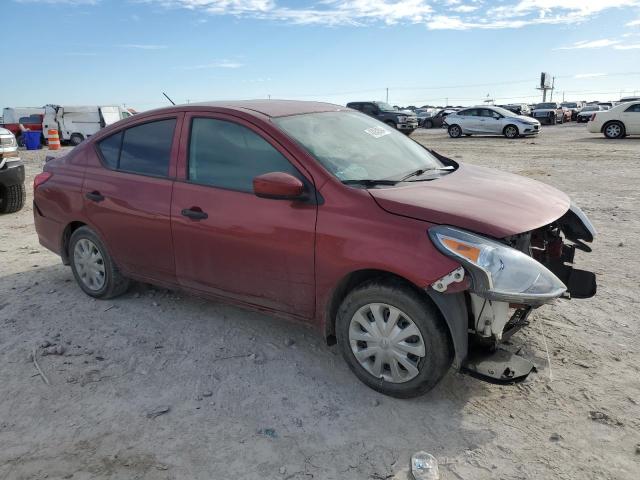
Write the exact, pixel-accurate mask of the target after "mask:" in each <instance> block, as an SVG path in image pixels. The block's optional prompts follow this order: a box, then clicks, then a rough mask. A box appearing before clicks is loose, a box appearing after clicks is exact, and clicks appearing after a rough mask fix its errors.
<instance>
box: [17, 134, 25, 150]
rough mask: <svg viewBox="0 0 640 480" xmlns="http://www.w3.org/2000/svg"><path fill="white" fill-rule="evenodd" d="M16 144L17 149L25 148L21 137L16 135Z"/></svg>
mask: <svg viewBox="0 0 640 480" xmlns="http://www.w3.org/2000/svg"><path fill="white" fill-rule="evenodd" d="M16 142H18V146H19V147H25V143H24V136H23V135H18V137H17V138H16Z"/></svg>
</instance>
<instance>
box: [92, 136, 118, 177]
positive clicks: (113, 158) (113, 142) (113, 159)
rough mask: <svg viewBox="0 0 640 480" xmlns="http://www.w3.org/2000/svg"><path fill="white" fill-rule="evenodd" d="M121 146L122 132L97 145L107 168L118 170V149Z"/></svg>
mask: <svg viewBox="0 0 640 480" xmlns="http://www.w3.org/2000/svg"><path fill="white" fill-rule="evenodd" d="M121 146H122V132H118V133H116V134H114V135H111V136H110V137H107V138H105V139H104V140H102V141H101V142H100V143H99V144H98V148H99V149H100V153H101V154H102V159H103V160H104V163H106V164H107V167H109V168H112V169H114V170H115V169H117V168H118V158H119V157H120V147H121Z"/></svg>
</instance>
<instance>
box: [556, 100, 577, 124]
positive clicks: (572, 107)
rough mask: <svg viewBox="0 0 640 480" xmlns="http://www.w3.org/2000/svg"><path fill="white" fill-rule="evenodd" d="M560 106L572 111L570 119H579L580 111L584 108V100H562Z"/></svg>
mask: <svg viewBox="0 0 640 480" xmlns="http://www.w3.org/2000/svg"><path fill="white" fill-rule="evenodd" d="M560 106H561V107H563V108H566V109H567V110H569V111H570V112H571V119H570V120H572V121H576V120H577V119H578V112H580V110H581V109H582V107H583V104H582V102H562V103H561V104H560Z"/></svg>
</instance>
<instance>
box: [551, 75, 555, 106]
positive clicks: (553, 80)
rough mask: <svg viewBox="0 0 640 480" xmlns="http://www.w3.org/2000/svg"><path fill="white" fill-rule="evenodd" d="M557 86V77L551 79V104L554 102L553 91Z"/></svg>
mask: <svg viewBox="0 0 640 480" xmlns="http://www.w3.org/2000/svg"><path fill="white" fill-rule="evenodd" d="M555 85H556V77H552V78H551V100H550V101H551V102H553V89H554V88H555Z"/></svg>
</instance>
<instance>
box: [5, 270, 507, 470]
mask: <svg viewBox="0 0 640 480" xmlns="http://www.w3.org/2000/svg"><path fill="white" fill-rule="evenodd" d="M0 291H8V292H10V295H8V298H7V299H6V300H3V301H2V302H0V303H1V304H0V314H1V318H2V319H3V320H2V328H3V330H4V332H3V333H4V334H3V336H2V337H1V338H0V362H2V363H3V364H5V365H11V368H8V369H3V372H1V373H0V382H1V384H2V387H0V388H1V389H2V397H3V398H5V399H6V401H3V402H2V404H0V417H2V418H7V419H9V418H11V419H13V420H12V422H9V426H8V427H7V428H4V429H2V430H0V444H4V445H8V448H7V449H6V450H5V453H4V454H0V464H3V463H4V464H7V465H9V464H10V465H13V467H12V468H13V470H11V472H12V474H16V475H17V474H21V475H27V476H28V475H30V474H33V473H34V472H35V471H41V470H42V468H47V469H48V471H54V472H55V471H56V469H58V470H60V471H67V472H69V471H70V472H73V471H101V470H100V469H102V468H105V467H104V464H105V460H104V459H105V458H106V457H108V456H109V455H111V456H112V455H113V454H114V452H118V451H120V450H121V449H122V448H124V446H126V445H128V446H129V447H128V448H129V449H132V450H133V451H135V452H138V453H139V454H140V455H152V456H153V458H160V459H163V462H165V463H167V464H169V465H172V471H173V473H176V472H181V474H185V473H193V472H196V473H197V472H198V471H199V469H202V470H203V471H208V472H210V471H211V466H212V465H216V469H217V470H216V471H217V472H219V473H220V477H221V478H223V477H225V476H228V475H230V474H232V473H234V472H239V471H241V472H245V473H246V475H242V476H243V477H244V478H262V477H261V475H267V476H268V475H270V474H273V472H274V471H277V469H278V468H279V467H280V466H281V465H283V464H286V465H292V467H290V468H291V469H295V470H296V471H301V472H305V474H307V473H308V474H311V475H315V476H316V477H317V476H321V477H325V476H332V475H334V476H336V475H337V476H339V475H341V472H342V473H344V472H345V471H348V470H349V468H350V466H353V465H357V466H358V472H359V473H358V474H359V476H363V475H364V476H363V478H368V477H369V476H371V475H374V476H375V475H390V474H392V473H393V472H394V467H393V465H395V464H397V462H403V465H406V464H407V463H406V462H408V458H409V456H410V455H411V453H413V452H414V451H417V450H427V451H430V452H432V453H434V455H439V456H448V455H457V454H460V453H462V452H464V451H465V450H466V449H473V448H476V447H478V446H480V445H483V444H485V443H486V442H489V441H491V440H492V439H493V438H494V437H495V435H496V434H495V432H494V430H493V429H492V428H491V426H490V425H487V424H485V422H484V420H483V417H482V416H478V415H477V414H478V408H481V407H479V406H481V405H482V404H483V403H484V401H485V400H487V399H491V398H494V397H496V396H497V395H499V394H500V392H499V390H497V389H496V387H495V386H492V385H488V384H485V383H482V382H480V381H477V380H475V379H472V378H470V377H467V376H463V375H461V374H459V373H455V372H450V373H449V374H447V375H446V376H445V378H444V379H443V380H442V382H441V383H440V384H439V385H438V386H436V388H434V389H433V390H432V391H431V392H429V393H428V394H426V395H424V396H422V397H418V398H414V399H409V400H400V399H395V398H391V397H386V396H383V395H381V394H379V393H377V392H375V391H373V390H371V389H369V388H368V387H366V386H365V385H363V384H362V383H360V382H359V381H358V380H357V379H356V377H355V376H354V375H353V374H352V373H351V372H350V371H349V369H348V367H347V366H346V364H345V362H344V361H343V360H342V358H341V356H340V354H339V352H338V349H337V348H336V347H327V346H326V344H325V342H324V340H323V339H322V338H321V337H320V336H319V335H318V334H316V333H315V332H314V331H313V330H311V329H310V328H308V327H306V326H303V325H298V324H294V323H291V322H288V321H285V320H281V319H278V318H274V317H271V316H268V315H264V314H261V313H256V312H252V311H247V310H243V309H241V308H237V307H233V306H229V305H225V304H222V303H216V302H212V301H210V300H202V299H200V298H196V297H192V296H189V295H185V294H183V293H181V292H173V291H168V290H164V289H158V288H153V287H150V286H147V285H143V284H138V283H136V284H133V285H132V287H131V289H130V290H129V291H128V292H127V293H126V294H125V295H123V296H121V297H119V298H116V299H112V300H106V301H97V300H94V299H92V298H90V297H88V296H87V295H85V294H84V293H83V292H82V291H81V290H80V288H79V287H78V286H77V285H76V284H75V281H74V280H73V276H72V274H71V271H70V269H69V268H67V267H63V266H61V265H55V266H49V267H37V266H34V267H32V269H30V270H28V271H26V272H21V273H17V274H13V275H8V276H4V277H0ZM43 341H50V342H52V343H55V344H59V345H62V346H63V347H64V349H65V353H64V354H63V355H47V356H41V353H40V354H39V357H38V358H39V360H40V362H39V366H40V367H41V369H42V370H43V372H44V373H45V375H47V377H48V380H49V382H50V385H46V384H45V383H44V382H43V381H42V380H41V378H40V377H39V376H38V373H37V370H36V369H35V366H34V365H33V362H32V361H31V360H30V359H28V354H29V352H30V351H32V349H33V348H34V347H36V346H38V345H40V344H41V343H42V342H43ZM41 351H42V349H40V350H39V352H41ZM26 399H28V400H26ZM158 406H166V407H169V410H168V411H167V412H165V413H162V414H160V415H159V416H158V418H157V419H152V417H153V414H154V411H155V410H154V409H157V407H158ZM27 419H28V420H27ZM70 419H80V421H79V422H75V421H74V422H70ZM336 432H340V433H336ZM80 440H82V441H85V442H89V443H90V446H87V444H83V447H82V450H83V451H84V452H88V453H86V454H85V457H84V458H83V460H82V461H79V460H78V457H77V454H78V452H76V451H75V450H76V449H78V448H79V447H78V442H79V441H80ZM43 445H46V446H45V447H43ZM211 445H216V446H217V447H216V449H214V450H212V449H211V448H210V447H211ZM36 451H37V452H38V455H36V454H35V452H36ZM247 451H251V452H252V461H251V462H249V463H250V465H248V464H247V461H246V459H244V458H243V456H242V455H240V452H247ZM145 458H146V457H145ZM203 459H206V460H203ZM147 463H148V462H147ZM147 463H144V462H143V466H144V468H147V467H148V468H150V469H151V470H149V472H151V473H149V472H147V471H146V470H145V471H144V472H146V473H145V475H146V474H147V473H149V475H151V476H149V477H147V476H142V477H140V478H164V477H163V476H162V475H156V476H154V475H155V474H154V473H153V472H154V471H155V470H154V468H153V465H151V466H149V465H147ZM112 467H113V465H112ZM113 468H115V467H113ZM141 468H142V467H141ZM92 469H93V470H92ZM96 469H97V470H96ZM176 469H177V470H176ZM247 469H248V470H247ZM115 471H116V473H117V472H118V471H119V470H117V468H116V470H115ZM144 472H143V473H144ZM155 472H156V474H157V471H155ZM0 473H2V469H0ZM103 473H104V472H103ZM360 473H362V474H363V475H360ZM18 476H19V475H18ZM194 476H195V477H198V475H194Z"/></svg>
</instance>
